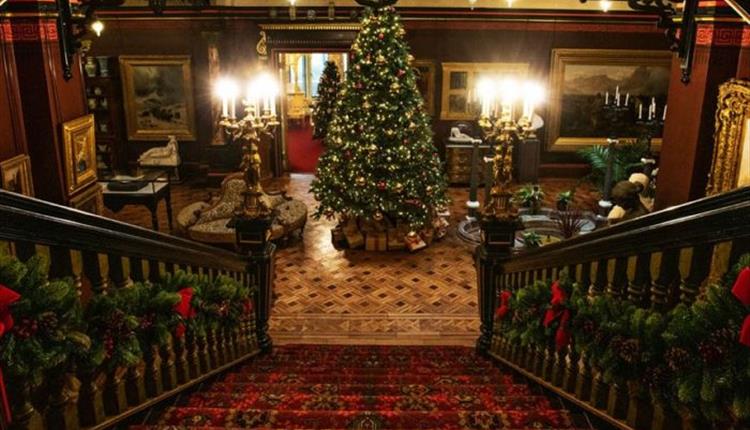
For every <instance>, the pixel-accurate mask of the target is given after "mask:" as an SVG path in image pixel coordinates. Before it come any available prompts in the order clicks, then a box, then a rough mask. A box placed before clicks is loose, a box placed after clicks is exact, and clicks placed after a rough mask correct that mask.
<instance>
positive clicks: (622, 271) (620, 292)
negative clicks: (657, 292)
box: [607, 257, 628, 298]
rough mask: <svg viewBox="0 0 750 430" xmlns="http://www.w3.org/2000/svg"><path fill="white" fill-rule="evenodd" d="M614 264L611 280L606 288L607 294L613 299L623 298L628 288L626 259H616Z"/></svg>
mask: <svg viewBox="0 0 750 430" xmlns="http://www.w3.org/2000/svg"><path fill="white" fill-rule="evenodd" d="M614 264H615V267H614V270H613V273H612V280H611V281H610V282H609V285H608V286H607V293H608V294H609V295H611V296H613V297H617V298H624V296H625V291H626V289H627V286H628V257H617V258H616V259H615V260H614Z"/></svg>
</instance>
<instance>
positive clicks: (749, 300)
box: [732, 267, 750, 346]
mask: <svg viewBox="0 0 750 430" xmlns="http://www.w3.org/2000/svg"><path fill="white" fill-rule="evenodd" d="M732 294H734V297H737V300H739V301H740V303H742V304H743V305H745V306H750V267H745V268H744V269H742V271H741V272H740V274H739V275H738V276H737V279H736V280H735V281H734V286H733V287H732ZM740 343H741V344H743V345H745V346H750V315H748V316H746V317H745V321H744V322H743V323H742V328H741V329H740Z"/></svg>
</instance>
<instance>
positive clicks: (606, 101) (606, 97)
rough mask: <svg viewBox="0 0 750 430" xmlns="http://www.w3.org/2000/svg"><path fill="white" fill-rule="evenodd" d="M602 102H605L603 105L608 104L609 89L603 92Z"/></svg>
mask: <svg viewBox="0 0 750 430" xmlns="http://www.w3.org/2000/svg"><path fill="white" fill-rule="evenodd" d="M604 104H605V105H608V104H609V91H607V92H606V93H605V94H604Z"/></svg>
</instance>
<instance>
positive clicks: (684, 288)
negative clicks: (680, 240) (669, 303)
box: [680, 245, 713, 305]
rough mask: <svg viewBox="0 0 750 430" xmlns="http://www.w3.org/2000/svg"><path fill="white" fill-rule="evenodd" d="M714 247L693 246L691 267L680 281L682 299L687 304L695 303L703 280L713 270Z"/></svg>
mask: <svg viewBox="0 0 750 430" xmlns="http://www.w3.org/2000/svg"><path fill="white" fill-rule="evenodd" d="M712 253H713V247H712V246H710V245H698V246H695V247H693V250H692V255H691V256H690V267H689V269H688V273H687V275H686V276H682V281H681V282H680V301H681V302H682V303H685V304H687V305H689V304H691V303H693V302H694V301H695V299H696V297H698V295H699V294H700V289H701V286H702V285H703V282H704V281H705V280H706V278H708V275H709V273H710V271H711V256H712Z"/></svg>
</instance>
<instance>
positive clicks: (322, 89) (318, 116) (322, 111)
mask: <svg viewBox="0 0 750 430" xmlns="http://www.w3.org/2000/svg"><path fill="white" fill-rule="evenodd" d="M340 85H341V77H340V76H339V69H338V67H336V63H334V62H333V61H328V62H327V63H326V67H325V69H323V76H321V77H320V83H319V84H318V100H317V102H316V103H315V107H314V108H313V114H312V116H313V124H314V125H315V131H314V132H313V137H314V138H315V139H325V137H326V136H327V135H328V126H329V124H330V123H331V118H333V110H334V108H335V107H336V98H337V97H338V94H339V86H340Z"/></svg>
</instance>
